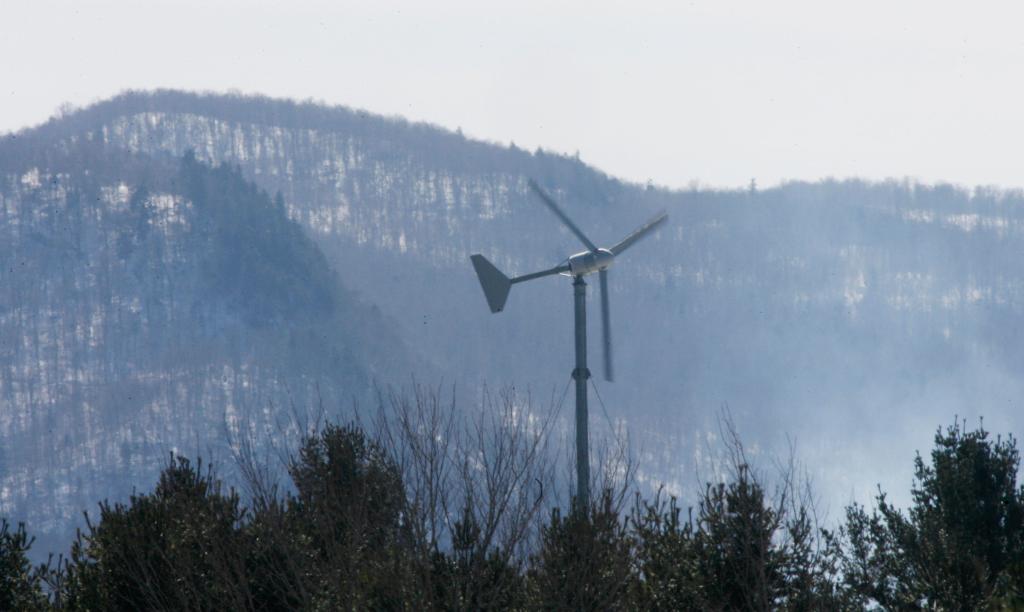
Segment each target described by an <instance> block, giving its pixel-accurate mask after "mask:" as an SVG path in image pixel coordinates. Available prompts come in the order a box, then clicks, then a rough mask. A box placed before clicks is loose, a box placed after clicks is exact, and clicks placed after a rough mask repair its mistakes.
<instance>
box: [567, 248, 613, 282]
mask: <svg viewBox="0 0 1024 612" xmlns="http://www.w3.org/2000/svg"><path fill="white" fill-rule="evenodd" d="M614 261H615V254H614V253H612V252H611V251H609V250H608V249H597V250H596V251H583V252H581V253H576V254H575V255H573V256H571V257H569V273H570V274H572V275H573V276H584V275H587V274H592V273H594V272H601V271H604V270H607V269H608V268H609V267H610V266H611V265H612V263H613V262H614Z"/></svg>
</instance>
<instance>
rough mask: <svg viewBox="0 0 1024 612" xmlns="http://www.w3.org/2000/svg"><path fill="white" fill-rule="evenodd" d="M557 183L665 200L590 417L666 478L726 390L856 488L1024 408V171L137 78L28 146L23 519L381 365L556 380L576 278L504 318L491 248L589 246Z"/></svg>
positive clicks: (16, 458) (13, 329)
mask: <svg viewBox="0 0 1024 612" xmlns="http://www.w3.org/2000/svg"><path fill="white" fill-rule="evenodd" d="M694 146H698V145H697V144H695V145H694ZM531 177H532V178H534V179H536V180H537V181H538V182H540V183H541V184H542V185H544V186H545V187H546V188H547V189H549V190H550V192H551V193H552V194H553V195H554V196H555V197H556V198H557V199H558V200H559V201H560V202H561V203H562V204H563V206H564V208H565V209H566V210H567V211H568V213H569V214H570V215H572V216H573V218H574V219H575V220H576V221H577V222H578V223H579V224H580V225H581V226H582V227H583V229H584V230H585V231H586V232H587V233H588V235H589V236H590V237H591V238H593V239H594V240H595V241H596V242H598V243H600V244H607V243H612V242H615V241H617V240H618V239H620V238H621V237H622V236H624V235H625V234H626V233H627V232H629V231H630V230H632V229H633V228H634V227H635V226H637V225H638V224H640V223H641V222H643V221H644V220H646V219H647V218H649V217H650V215H651V213H653V212H654V211H655V210H657V209H660V208H665V209H667V210H668V212H669V215H670V220H669V223H668V224H667V225H666V226H664V227H663V228H662V229H661V230H660V232H659V233H658V234H657V235H655V236H653V237H651V238H650V239H649V240H647V241H645V242H644V243H642V244H641V245H638V246H637V247H636V248H635V249H633V250H631V251H630V252H629V253H628V254H627V255H625V256H623V257H622V258H621V261H619V262H617V264H616V266H615V267H614V268H613V269H612V270H611V271H610V275H611V307H612V328H613V337H614V341H615V347H616V361H617V364H616V365H617V380H616V382H615V383H613V384H607V383H603V382H600V381H598V380H595V383H596V385H597V388H598V390H599V392H600V396H601V398H602V400H603V404H604V407H603V408H602V406H601V405H600V404H599V403H597V402H595V405H594V407H593V409H592V413H591V421H592V423H593V426H594V427H595V429H596V430H597V434H596V435H600V432H601V431H602V430H604V431H607V430H608V429H610V428H612V427H615V426H623V427H624V430H625V431H628V432H629V436H630V441H631V444H632V445H633V447H634V449H635V450H636V451H637V453H638V457H639V460H640V468H641V471H640V476H641V478H642V479H644V481H645V482H647V483H650V484H656V483H659V482H662V481H665V482H668V483H669V486H670V489H676V488H677V487H678V486H679V485H680V483H684V482H688V481H690V480H692V479H693V478H694V474H695V472H696V470H697V469H698V468H699V467H700V461H701V460H700V457H701V456H702V453H703V451H704V448H705V444H706V441H707V440H708V438H709V436H712V435H714V432H715V425H714V422H715V414H716V411H718V410H719V409H720V407H721V406H723V405H728V406H729V409H730V411H731V412H732V414H733V415H734V418H735V419H736V422H737V424H738V426H739V429H740V432H741V434H743V435H744V437H745V439H746V440H747V442H748V444H751V445H752V447H753V448H754V450H755V452H757V451H758V450H760V452H763V453H768V454H770V453H774V452H778V451H781V450H784V449H785V447H786V444H787V439H795V440H796V446H797V450H798V453H799V456H800V458H801V459H803V460H804V461H805V462H806V463H807V464H808V466H809V470H810V474H811V476H812V477H813V478H814V480H815V482H816V484H817V485H818V487H819V490H820V491H821V492H822V493H823V495H824V496H825V497H826V498H827V500H830V501H831V502H832V503H831V506H832V507H833V508H835V507H836V505H837V504H840V503H842V502H845V501H848V499H849V498H850V496H851V495H852V496H856V497H857V498H858V499H861V500H863V499H864V498H865V497H866V496H867V495H870V493H871V492H872V491H873V490H874V484H875V483H876V482H879V481H880V482H882V483H883V485H886V486H885V487H884V488H886V489H889V490H903V489H905V488H906V487H905V486H904V485H905V484H906V482H908V481H909V478H910V461H909V458H910V457H911V456H912V454H913V452H914V450H915V449H923V448H927V447H928V445H929V441H930V439H931V436H932V434H933V433H934V430H935V428H936V427H937V426H938V425H939V424H941V423H948V422H949V421H950V419H951V418H952V416H953V415H954V414H957V415H960V416H961V417H965V418H968V419H976V418H977V417H978V416H979V415H984V417H985V423H986V426H987V428H988V429H990V430H991V431H995V432H1012V431H1019V430H1020V426H1021V417H1020V416H1018V415H1019V414H1020V407H1019V404H1018V398H1019V397H1020V391H1021V385H1020V382H1019V380H1020V379H1019V376H1018V374H1017V373H1018V372H1019V371H1021V366H1022V365H1024V349H1022V348H1021V347H1022V346H1024V345H1022V342H1021V340H1022V339H1024V338H1022V334H1024V330H1022V329H1021V325H1020V323H1019V322H1020V315H1021V311H1022V306H1024V294H1022V290H1024V285H1022V282H1021V278H1022V274H1021V272H1022V269H1021V268H1022V264H1021V263H1020V259H1019V257H1017V254H1018V253H1019V252H1020V251H1021V247H1024V234H1022V231H1024V206H1022V205H1024V195H1022V194H1020V193H1016V192H1005V191H999V190H994V189H981V188H978V189H972V190H967V189H962V188H957V187H953V186H947V185H938V186H924V185H918V184H915V183H913V182H910V181H890V182H884V183H867V182H861V181H855V180H848V181H825V182H821V183H814V184H807V183H790V184H786V185H783V186H781V187H779V188H774V189H769V190H761V191H758V190H750V191H709V190H696V189H695V190H690V191H684V192H675V191H667V190H662V189H658V188H656V187H651V186H639V185H634V184H627V183H623V182H620V181H617V180H615V179H614V178H612V177H609V176H607V175H605V174H603V173H602V172H600V171H598V170H595V169H594V168H591V167H589V166H587V165H586V164H585V163H583V162H582V161H581V160H579V159H577V158H572V157H565V156H559V155H551V154H548V153H545V152H543V151H535V152H528V151H523V150H521V149H518V148H516V147H515V146H514V145H509V146H505V145H497V144H488V143H480V142H475V141H472V140H468V139H466V138H464V137H463V136H462V135H461V134H459V133H452V132H449V131H445V130H442V129H439V128H436V127H433V126H428V125H420V124H409V123H406V122H404V121H402V120H400V119H385V118H381V117H377V116H373V115H369V114H367V113H363V112H356V111H351V110H349V109H345V108H326V107H322V106H317V105H313V104H297V103H293V102H286V101H277V100H268V99H263V98H244V97H235V96H212V95H195V94H189V93H181V92H157V93H152V94H144V93H129V94H124V95H122V96H119V97H117V98H115V99H112V100H109V101H106V102H102V103H99V104H97V105H95V106H92V107H89V108H87V109H84V110H81V111H77V112H75V113H72V114H69V115H66V116H63V117H60V118H55V119H54V120H52V121H50V122H48V123H47V124H45V125H42V126H40V127H38V128H33V129H29V130H24V131H22V132H19V133H17V134H12V135H8V136H5V137H3V138H2V140H0V244H2V245H4V248H3V249H0V264H2V265H0V338H2V340H0V512H2V513H5V514H9V515H12V516H14V517H16V518H27V519H29V520H30V522H31V523H33V524H34V525H35V529H36V530H37V531H45V530H48V529H49V530H59V529H62V528H63V526H65V525H67V524H69V522H70V521H72V520H73V518H74V517H76V516H78V515H79V513H80V510H81V509H82V508H85V507H91V505H92V504H93V503H94V502H95V500H96V499H98V498H100V497H104V496H107V495H113V496H116V495H123V494H124V493H125V492H126V491H127V490H130V488H131V486H133V485H139V486H141V485H142V484H144V483H143V482H142V481H144V480H146V479H147V478H149V479H151V478H152V477H153V476H154V474H155V471H156V469H157V468H158V466H157V465H152V466H151V465H149V464H148V463H147V462H149V461H151V460H152V459H153V458H154V457H159V456H160V455H161V454H162V453H164V452H165V451H166V450H168V449H169V448H172V447H178V448H184V449H189V450H191V449H198V450H200V451H201V450H204V447H209V446H214V445H217V444H223V439H222V438H223V436H222V433H223V431H224V426H225V425H224V424H225V423H230V422H232V419H239V420H243V421H244V420H245V419H256V420H257V421H259V422H261V423H270V424H272V423H275V422H276V419H277V418H278V416H280V415H278V414H275V413H274V410H273V407H277V408H279V409H280V408H281V407H283V406H287V405H289V404H298V405H308V404H310V403H316V402H321V401H322V402H324V403H326V404H329V405H332V406H333V405H339V406H340V405H342V404H345V403H347V402H348V401H349V400H350V399H351V398H352V397H367V396H368V395H369V394H370V389H371V387H372V385H373V384H374V383H375V382H376V383H381V384H389V383H402V382H405V381H408V380H409V379H410V377H411V376H414V375H415V376H417V377H419V379H421V380H422V379H423V378H424V377H425V378H428V379H432V380H445V381H448V382H453V383H456V384H457V385H458V386H459V388H460V389H461V393H462V398H463V401H472V398H473V397H474V396H475V393H476V389H478V388H479V386H480V385H483V384H487V385H489V386H491V387H497V386H501V385H504V384H516V385H517V386H519V387H520V388H524V387H525V388H529V389H531V390H532V391H534V392H536V393H538V394H540V395H546V394H551V393H554V394H555V395H558V394H560V393H561V392H562V390H563V389H564V388H565V385H566V382H567V380H568V377H569V373H570V370H571V368H572V326H571V320H572V319H571V317H572V297H571V289H570V286H569V282H568V281H567V280H566V279H562V278H559V277H555V278H550V279H544V281H538V282H535V283H528V284H525V285H517V286H516V287H515V288H514V290H513V291H512V294H511V297H510V299H509V303H508V306H507V308H506V310H505V311H504V312H502V313H501V314H499V315H492V314H491V313H490V312H489V311H488V309H487V307H486V305H485V302H484V298H483V296H482V294H481V292H480V289H479V286H478V284H477V280H476V278H475V276H474V274H473V271H472V267H471V266H470V265H469V255H470V254H471V253H478V252H479V253H483V254H484V255H486V256H487V257H488V258H489V259H490V260H491V261H493V262H494V263H495V264H496V265H498V266H499V267H500V268H502V269H503V270H505V271H506V272H508V273H510V274H511V273H525V272H530V271H534V270H538V269H542V268H547V267H551V266H553V265H556V264H558V263H560V262H561V261H563V260H564V259H565V258H566V256H568V255H569V254H571V253H573V252H576V251H578V250H580V247H579V245H578V244H576V241H575V238H574V237H573V236H572V235H571V234H569V233H568V231H566V230H564V229H563V228H562V227H561V225H560V224H559V223H558V222H557V221H556V220H555V219H554V218H553V217H552V215H551V214H550V213H549V212H548V211H547V210H546V209H544V207H542V206H540V205H539V204H538V203H537V202H536V201H534V199H533V197H532V195H531V194H530V193H529V190H528V189H527V183H526V181H527V179H528V178H531ZM278 193H279V194H280V198H279V199H277V198H275V194H278ZM596 333H597V329H596V326H595V325H593V323H592V325H591V335H592V337H593V338H595V339H596V337H597V336H596V335H594V334H596ZM591 346H593V347H597V346H598V343H597V342H591ZM597 357H598V355H597V353H593V358H594V359H595V360H596V359H597ZM236 412H237V414H236ZM894 465H895V466H900V467H899V468H892V467H891V466H894ZM893 483H895V485H897V486H890V485H892V484H893Z"/></svg>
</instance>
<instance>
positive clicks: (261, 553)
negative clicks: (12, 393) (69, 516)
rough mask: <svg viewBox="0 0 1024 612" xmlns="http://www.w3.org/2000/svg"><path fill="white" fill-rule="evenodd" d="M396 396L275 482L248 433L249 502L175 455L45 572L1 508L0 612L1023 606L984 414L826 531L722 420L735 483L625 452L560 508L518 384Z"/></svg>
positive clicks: (544, 447) (1017, 517) (1004, 481)
mask: <svg viewBox="0 0 1024 612" xmlns="http://www.w3.org/2000/svg"><path fill="white" fill-rule="evenodd" d="M387 404H388V405H387V406H386V408H387V410H382V411H381V412H380V414H379V415H378V417H377V418H376V419H374V420H373V422H372V423H370V424H367V425H363V424H360V423H359V422H351V423H348V424H345V425H338V424H331V423H328V424H324V425H322V426H317V427H314V428H311V429H310V430H309V431H308V433H307V434H306V435H305V436H304V437H303V438H302V442H301V444H300V445H299V447H298V448H297V449H296V450H295V451H294V452H293V453H291V454H289V455H288V457H287V459H286V468H287V469H286V472H287V479H286V480H283V481H282V480H278V479H276V478H275V477H274V475H273V470H272V469H270V467H269V466H268V464H266V463H262V462H259V461H256V460H255V456H256V455H255V454H254V452H253V449H254V447H253V446H252V445H251V444H250V443H249V442H246V441H245V440H244V439H237V440H236V442H237V444H236V447H237V448H238V449H239V450H238V454H237V456H236V459H237V460H238V464H239V467H240V468H241V472H242V473H243V474H244V476H245V479H244V480H245V487H244V488H245V493H244V496H243V494H242V492H240V491H236V490H235V489H232V488H228V487H226V486H225V485H224V484H223V483H222V482H221V480H220V479H218V477H217V475H216V474H215V472H214V471H213V470H212V469H211V468H210V466H208V465H204V464H203V463H202V462H201V461H196V462H193V461H190V460H189V459H186V458H184V457H180V456H172V457H171V458H170V460H169V462H168V463H167V465H166V466H165V468H164V470H163V472H162V474H161V475H160V478H159V482H158V483H157V484H156V486H155V487H154V489H153V490H152V491H151V492H148V493H141V494H136V495H133V496H132V497H131V498H130V499H129V500H128V502H127V503H113V504H112V503H106V502H104V503H101V504H100V506H99V514H98V516H96V517H94V518H92V519H90V520H89V521H88V525H87V528H86V529H85V530H84V531H82V532H80V534H79V536H78V538H77V541H75V542H74V543H73V545H72V548H71V552H70V555H69V556H68V557H67V558H60V559H57V560H51V562H50V563H47V564H43V565H39V566H36V567H33V566H32V565H31V564H30V563H29V561H28V559H27V557H26V552H27V551H28V550H29V548H30V546H31V544H32V538H31V537H30V536H29V535H28V534H27V533H26V530H25V528H24V526H22V525H19V526H17V528H14V527H12V526H11V525H10V524H8V522H7V521H6V520H3V521H0V609H4V610H33V609H38V610H48V609H68V610H144V609H159V610H212V609H224V610H291V609H302V610H313V609H316V610H324V609H331V610H333V609H359V610H362V609H385V610H389V609H416V610H421V609H438V610H480V609H513V610H527V609H531V610H532V609H546V610H549V609H557V610H563V609H564V610H641V609H642V610H776V609H783V610H824V609H828V610H840V609H865V608H881V609H899V610H914V609H936V610H977V609H1000V610H1002V609H1019V608H1020V606H1024V489H1022V488H1021V487H1019V486H1018V485H1017V482H1016V475H1017V470H1018V468H1019V464H1020V457H1019V454H1018V451H1017V447H1016V440H1015V439H1014V438H1012V437H1008V438H1001V437H996V438H993V437H992V436H990V434H989V433H988V432H987V431H985V430H984V429H983V428H981V427H979V428H978V429H975V430H970V429H968V428H967V426H966V424H965V423H962V422H956V423H954V424H953V425H952V426H950V427H947V428H945V429H940V430H939V431H938V432H937V433H936V436H935V447H934V448H933V449H932V451H931V455H930V457H929V458H928V460H926V459H925V458H924V457H922V456H920V455H918V456H917V458H916V459H915V480H914V485H913V489H912V499H913V502H912V504H911V506H910V507H909V508H907V509H905V510H901V509H897V508H895V507H893V506H892V505H891V504H889V503H888V502H887V500H886V496H885V494H884V493H882V492H880V493H879V496H878V498H877V499H876V500H875V503H874V504H873V507H872V508H870V509H869V508H865V507H863V506H859V505H852V506H850V507H848V508H847V509H846V512H845V520H844V521H842V522H841V524H840V525H839V526H838V527H837V528H835V529H826V528H823V527H822V526H821V525H820V524H819V522H818V517H817V516H816V514H815V508H814V504H813V493H812V491H811V490H810V487H809V486H808V485H807V483H806V482H802V481H801V479H800V478H798V477H797V471H796V469H795V468H794V467H793V466H792V463H791V464H790V466H789V467H787V468H785V469H783V470H781V473H780V476H779V477H778V478H771V479H769V478H766V477H765V475H764V473H763V472H761V471H759V470H758V469H757V468H756V467H755V466H753V465H751V464H750V462H749V461H748V459H747V456H746V454H745V453H744V450H743V447H742V445H741V444H740V442H739V438H738V436H737V435H736V433H735V428H734V427H733V426H732V424H731V423H730V421H729V420H728V418H726V419H725V420H724V421H723V423H724V425H723V433H725V434H726V435H725V438H724V439H725V440H726V443H725V449H724V450H725V451H726V452H725V453H724V455H723V456H724V457H725V462H724V463H723V464H722V465H721V466H719V467H720V468H721V469H720V470H718V471H719V473H721V474H723V475H724V476H723V477H722V478H719V479H716V480H717V481H716V482H708V483H707V484H706V485H705V486H704V488H703V489H702V490H701V491H699V492H698V494H697V495H696V504H695V505H694V506H693V507H690V508H688V509H686V510H685V511H684V510H683V509H682V508H681V507H680V505H679V502H678V500H677V499H676V498H674V497H669V496H665V495H663V494H661V493H659V494H657V495H655V496H654V497H653V498H644V497H643V496H641V495H640V494H638V493H635V492H634V493H628V492H629V491H632V490H633V485H632V481H631V478H630V475H631V474H633V473H634V469H633V468H634V466H631V465H630V464H629V462H628V461H625V462H623V459H624V457H625V456H624V455H623V454H622V453H621V452H612V453H608V454H606V455H605V458H609V457H610V458H611V461H610V462H605V467H606V469H605V470H604V474H605V476H604V477H602V478H599V480H598V482H596V483H595V484H596V485H597V486H598V488H599V490H601V491H603V493H602V494H600V495H599V496H598V499H597V500H595V502H594V503H593V505H592V506H591V507H590V508H587V509H586V510H582V509H573V510H564V509H563V508H562V507H560V506H564V505H567V504H566V503H565V502H566V500H559V499H558V498H557V496H555V495H554V493H555V492H554V491H552V490H550V489H549V487H550V486H551V485H552V484H553V483H555V482H556V481H557V474H556V473H555V471H556V468H555V467H554V465H553V463H552V461H551V457H552V454H551V451H552V448H551V447H550V444H551V442H552V439H553V437H554V429H553V428H552V424H553V420H551V419H542V418H540V417H538V415H537V414H535V413H533V412H532V411H531V410H530V409H529V403H528V402H523V401H521V399H520V398H517V397H516V396H515V394H514V393H511V392H509V393H503V394H500V396H499V397H497V398H491V400H489V401H487V402H485V404H487V405H486V406H485V407H484V409H483V410H481V411H480V412H479V413H478V414H476V415H475V416H474V415H469V416H468V417H467V416H466V415H464V414H463V415H458V416H457V411H455V410H454V407H453V406H451V405H447V404H444V403H443V402H442V401H441V400H440V398H439V395H438V394H436V393H425V392H422V391H417V392H416V393H415V395H414V396H413V397H411V398H409V397H402V396H392V397H390V398H389V400H388V402H387ZM524 406H525V407H524ZM615 474H617V476H614V475H615ZM243 497H244V498H245V502H243ZM568 505H570V507H571V504H568Z"/></svg>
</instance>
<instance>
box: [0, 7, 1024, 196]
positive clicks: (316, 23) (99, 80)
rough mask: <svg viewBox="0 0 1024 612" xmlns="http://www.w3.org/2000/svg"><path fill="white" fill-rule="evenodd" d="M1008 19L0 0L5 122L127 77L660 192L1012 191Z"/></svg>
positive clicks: (138, 84) (993, 11) (1014, 63)
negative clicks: (887, 187) (287, 101)
mask: <svg viewBox="0 0 1024 612" xmlns="http://www.w3.org/2000/svg"><path fill="white" fill-rule="evenodd" d="M297 7H298V8H297ZM1017 7H1020V8H1017ZM1022 17H1024V4H1021V3H1015V2H1004V3H995V2H978V1H975V2H963V1H960V2H949V3H946V2H938V1H931V2H918V1H913V2H910V1H907V2H900V1H898V0H888V1H875V0H858V1H856V2H853V1H849V0H847V1H844V2H831V1H828V0H816V1H799V0H772V1H768V2H766V1H759V2H758V1H743V2H741V1H738V0H716V1H708V2H667V3H648V4H641V3H639V2H628V3H627V2H621V3H614V2H608V3H603V4H602V3H596V2H524V1H520V2H503V3H487V2H482V1H477V2H451V1H447V0H431V1H427V2H372V3H371V2H367V3H350V2H343V1H335V2H305V3H303V2H296V1H291V2H286V1H280V2H253V1H250V2H239V1H222V2H216V1H213V0H208V1H206V2H197V1H194V0H187V1H182V0H177V1H174V2H144V1H141V0H120V1H107V2H81V1H80V2H52V1H40V0H24V1H23V0H0V87H2V89H0V132H6V131H12V130H16V129H18V128H21V127H25V126H28V125H34V124H37V123H39V122H41V121H44V120H45V119H46V118H47V117H49V116H50V115H52V114H53V113H54V111H55V110H56V109H57V107H58V106H59V105H60V104H61V103H64V102H70V103H72V104H74V105H78V106H81V105H85V104H88V103H90V102H93V101H97V100H100V99H103V98H106V97H109V96H112V95H114V94H116V93H117V92H119V91H121V90H123V89H127V88H135V89H149V88H156V87H174V88H184V89H199V90H213V91H228V90H232V89H234V90H239V91H242V92H245V93H250V92H251V93H264V94H268V95H271V96H285V97H292V98H298V99H305V98H313V99H315V100H319V101H323V102H326V103H330V104H344V105H347V106H351V107H354V108H363V109H366V110H369V111H371V112H375V113H382V114H388V115H402V116H404V117H406V118H408V119H412V120H422V121H429V122H431V123H436V124H439V125H442V126H445V127H448V128H451V129H454V128H456V127H461V128H462V130H463V132H464V133H466V134H467V135H468V136H473V137H477V138H482V139H486V140H492V141H497V142H501V143H505V144H507V143H508V142H509V141H512V140H514V141H515V142H516V144H517V145H518V146H520V147H525V148H529V149H533V148H535V147H537V146H542V147H544V148H545V149H552V150H557V151H561V152H565V153H574V152H576V151H579V153H580V156H581V157H582V159H583V160H584V161H585V162H588V163H590V164H593V165H595V166H597V167H599V168H601V169H602V170H604V171H606V172H608V173H609V174H612V175H615V176H618V177H622V178H626V179H630V180H634V181H647V180H653V181H654V182H655V183H658V184H662V185H666V186H671V187H685V186H687V185H689V184H691V183H692V182H693V181H699V182H700V183H701V184H703V185H712V186H744V185H746V184H747V183H748V182H749V180H750V179H751V178H755V177H756V179H757V181H758V184H759V185H771V184H775V183H777V182H779V181H780V180H785V179H808V180H814V179H819V178H823V177H828V176H833V177H849V176H860V177H866V178H876V179H877V178H885V177H904V176H910V177H914V178H917V179H919V180H923V181H928V182H931V181H939V180H945V181H951V182H955V183H960V184H965V185H976V184H986V185H989V184H992V185H1000V186H1005V187H1021V186H1024V164H1022V161H1024V160H1022V155H1021V153H1020V151H1021V150H1022V148H1024V84H1022V79H1024V20H1022Z"/></svg>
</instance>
